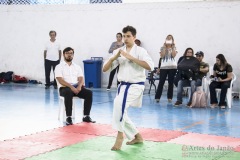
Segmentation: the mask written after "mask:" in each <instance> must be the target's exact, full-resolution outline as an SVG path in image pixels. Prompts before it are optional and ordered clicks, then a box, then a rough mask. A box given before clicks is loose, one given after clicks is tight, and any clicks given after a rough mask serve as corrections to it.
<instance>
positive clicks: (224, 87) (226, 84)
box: [209, 81, 231, 106]
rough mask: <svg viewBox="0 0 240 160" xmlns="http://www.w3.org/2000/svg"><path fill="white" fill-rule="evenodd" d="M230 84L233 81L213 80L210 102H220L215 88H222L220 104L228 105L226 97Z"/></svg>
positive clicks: (210, 87)
mask: <svg viewBox="0 0 240 160" xmlns="http://www.w3.org/2000/svg"><path fill="white" fill-rule="evenodd" d="M230 85H231V81H227V82H216V81H213V82H211V84H210V86H209V90H210V103H211V104H214V103H218V101H217V96H216V90H215V89H216V88H220V89H221V94H220V101H219V106H222V105H223V106H225V105H226V102H225V98H226V94H227V90H228V88H229V87H230Z"/></svg>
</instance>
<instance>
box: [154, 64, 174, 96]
mask: <svg viewBox="0 0 240 160" xmlns="http://www.w3.org/2000/svg"><path fill="white" fill-rule="evenodd" d="M176 72H177V69H160V80H159V83H158V88H157V93H156V95H155V99H160V98H161V96H162V90H163V85H164V83H165V81H166V79H167V77H168V91H167V98H168V99H172V98H173V80H174V76H175V74H176Z"/></svg>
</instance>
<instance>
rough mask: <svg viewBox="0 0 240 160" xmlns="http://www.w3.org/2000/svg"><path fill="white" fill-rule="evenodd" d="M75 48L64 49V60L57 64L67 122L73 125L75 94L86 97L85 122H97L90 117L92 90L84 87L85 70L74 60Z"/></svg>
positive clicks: (56, 72) (60, 91)
mask: <svg viewBox="0 0 240 160" xmlns="http://www.w3.org/2000/svg"><path fill="white" fill-rule="evenodd" d="M73 56H74V50H73V49H72V48H70V47H67V48H65V49H64V50H63V57H64V61H62V62H61V63H60V64H58V65H57V66H56V69H55V78H56V80H57V81H58V82H59V84H60V88H59V93H60V95H61V96H63V97H64V103H65V108H66V115H67V119H66V124H67V125H72V124H73V122H72V99H73V96H77V97H79V98H82V99H84V109H83V114H84V116H83V119H82V120H83V122H92V123H95V121H93V120H92V119H91V118H90V116H89V115H90V111H91V107H92V91H91V90H88V89H86V88H85V87H84V79H83V72H82V69H81V67H80V66H79V65H77V64H75V63H73V62H72V59H73Z"/></svg>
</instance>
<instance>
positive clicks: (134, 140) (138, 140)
mask: <svg viewBox="0 0 240 160" xmlns="http://www.w3.org/2000/svg"><path fill="white" fill-rule="evenodd" d="M138 143H143V138H142V136H141V135H140V134H139V133H138V134H136V135H135V138H134V139H133V140H131V141H129V142H127V143H126V144H127V145H133V144H138Z"/></svg>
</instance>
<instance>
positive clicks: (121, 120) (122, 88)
mask: <svg viewBox="0 0 240 160" xmlns="http://www.w3.org/2000/svg"><path fill="white" fill-rule="evenodd" d="M122 32H123V39H124V43H125V46H123V47H120V48H118V49H116V50H114V52H113V55H112V56H111V57H110V58H109V59H108V60H107V61H106V62H105V63H104V65H103V72H106V71H108V70H110V71H111V70H113V69H114V68H115V67H117V66H118V65H119V71H118V75H117V78H118V81H119V82H120V85H119V87H118V93H117V95H116V97H115V99H114V109H113V128H114V129H116V130H118V134H117V137H116V141H115V144H114V145H113V147H112V150H120V149H121V146H122V143H123V140H124V137H123V133H124V134H125V135H126V137H127V138H128V139H129V140H130V141H129V142H127V145H132V144H136V143H142V142H143V138H142V136H141V135H140V133H139V132H138V130H137V129H136V127H135V125H134V124H133V122H132V121H131V120H130V118H129V117H128V115H127V109H128V107H129V106H133V107H141V105H142V96H143V91H144V82H145V80H146V74H145V70H153V69H154V63H153V61H152V59H151V57H150V56H149V54H148V53H147V51H146V50H145V49H143V48H142V47H139V46H137V45H136V44H135V43H134V41H135V39H136V29H135V28H133V27H132V26H127V27H125V28H123V30H122Z"/></svg>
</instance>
